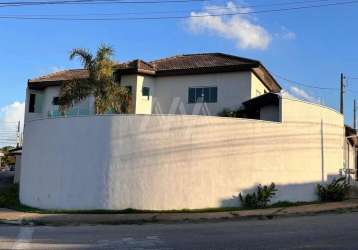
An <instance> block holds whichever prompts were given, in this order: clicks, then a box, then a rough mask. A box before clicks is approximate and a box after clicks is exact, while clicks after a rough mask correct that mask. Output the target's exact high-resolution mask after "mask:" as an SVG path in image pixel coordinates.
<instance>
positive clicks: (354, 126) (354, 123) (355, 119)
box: [353, 99, 357, 129]
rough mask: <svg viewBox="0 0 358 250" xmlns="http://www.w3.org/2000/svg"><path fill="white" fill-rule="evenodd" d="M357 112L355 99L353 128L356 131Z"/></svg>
mask: <svg viewBox="0 0 358 250" xmlns="http://www.w3.org/2000/svg"><path fill="white" fill-rule="evenodd" d="M356 110H357V106H356V99H354V102H353V128H354V129H356V128H357V124H356V123H357V118H356Z"/></svg>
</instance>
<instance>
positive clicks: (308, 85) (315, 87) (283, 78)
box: [271, 73, 339, 91]
mask: <svg viewBox="0 0 358 250" xmlns="http://www.w3.org/2000/svg"><path fill="white" fill-rule="evenodd" d="M271 74H273V75H274V76H276V77H277V78H280V79H282V80H284V81H286V82H289V83H293V84H296V85H299V86H303V87H306V88H312V89H321V90H334V91H337V90H339V89H338V88H328V87H320V86H316V85H310V84H305V83H301V82H298V81H294V80H290V79H288V78H287V77H284V76H280V75H277V74H275V73H271Z"/></svg>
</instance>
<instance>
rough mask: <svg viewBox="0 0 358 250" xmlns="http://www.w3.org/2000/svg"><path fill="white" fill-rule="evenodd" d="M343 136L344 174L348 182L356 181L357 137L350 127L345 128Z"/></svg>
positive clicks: (357, 166)
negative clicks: (348, 179) (346, 175)
mask: <svg viewBox="0 0 358 250" xmlns="http://www.w3.org/2000/svg"><path fill="white" fill-rule="evenodd" d="M345 136H346V138H347V139H346V141H345V144H344V163H345V169H346V171H347V172H346V174H348V175H349V176H350V177H351V179H350V180H352V181H353V180H357V168H358V165H357V163H358V162H357V147H358V137H357V136H358V135H357V131H356V130H355V129H354V128H352V127H350V126H347V125H346V126H345Z"/></svg>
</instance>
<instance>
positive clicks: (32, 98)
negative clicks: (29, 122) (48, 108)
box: [29, 93, 36, 113]
mask: <svg viewBox="0 0 358 250" xmlns="http://www.w3.org/2000/svg"><path fill="white" fill-rule="evenodd" d="M35 107H36V94H34V93H30V97H29V113H35Z"/></svg>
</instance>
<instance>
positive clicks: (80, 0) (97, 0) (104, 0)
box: [0, 0, 333, 12]
mask: <svg viewBox="0 0 358 250" xmlns="http://www.w3.org/2000/svg"><path fill="white" fill-rule="evenodd" d="M209 1H211V0H160V1H153V0H147V1H144V0H141V1H138V0H131V1H129V0H62V1H38V2H33V1H31V2H28V1H25V2H0V8H4V7H26V6H37V5H68V4H76V5H83V4H86V5H88V4H138V3H141V4H150V3H176V2H209ZM329 1H333V0H306V1H302V0H301V1H290V2H279V3H271V4H255V5H241V6H240V8H258V7H273V6H282V5H297V4H307V3H317V2H329ZM210 9H232V8H228V7H226V8H210ZM179 12H180V11H179Z"/></svg>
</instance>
